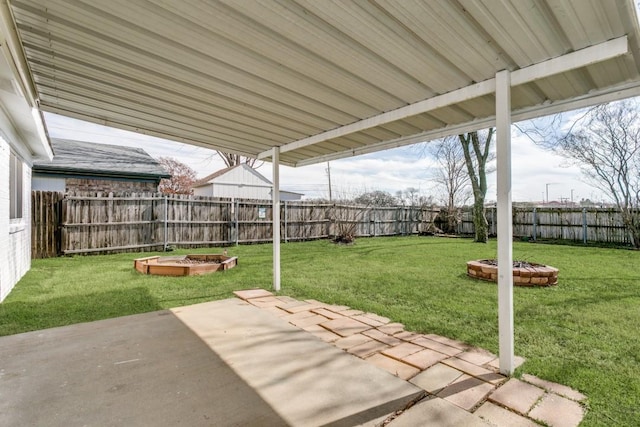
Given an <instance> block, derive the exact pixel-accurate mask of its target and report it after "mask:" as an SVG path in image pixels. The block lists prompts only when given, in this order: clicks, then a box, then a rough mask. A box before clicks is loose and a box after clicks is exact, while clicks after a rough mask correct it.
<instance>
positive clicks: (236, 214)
mask: <svg viewBox="0 0 640 427" xmlns="http://www.w3.org/2000/svg"><path fill="white" fill-rule="evenodd" d="M239 213H240V201H239V200H238V199H236V213H235V214H234V216H233V220H234V222H235V230H236V236H235V237H236V238H235V240H236V246H238V244H239V242H240V241H239V239H240V221H238V215H239Z"/></svg>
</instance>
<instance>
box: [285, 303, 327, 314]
mask: <svg viewBox="0 0 640 427" xmlns="http://www.w3.org/2000/svg"><path fill="white" fill-rule="evenodd" d="M280 308H282V309H284V310H287V311H288V312H289V313H292V314H295V313H299V312H301V311H311V310H314V309H319V308H322V306H321V305H320V304H309V303H308V302H303V303H301V304H295V303H293V302H292V303H290V304H289V305H286V306H280Z"/></svg>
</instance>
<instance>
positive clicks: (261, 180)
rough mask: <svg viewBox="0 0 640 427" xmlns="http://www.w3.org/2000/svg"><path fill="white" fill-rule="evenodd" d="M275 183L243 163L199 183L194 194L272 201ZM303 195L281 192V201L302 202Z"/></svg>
mask: <svg viewBox="0 0 640 427" xmlns="http://www.w3.org/2000/svg"><path fill="white" fill-rule="evenodd" d="M272 189H273V183H272V182H271V181H269V180H268V179H267V178H265V177H264V176H263V175H262V174H261V173H260V172H258V171H257V170H255V169H254V168H252V167H251V166H249V165H247V164H246V163H241V164H239V165H235V166H231V167H228V168H225V169H221V170H219V171H217V172H214V173H212V174H211V175H208V176H206V177H204V178H202V179H201V180H199V181H197V182H196V183H195V184H194V186H193V194H195V195H196V196H209V197H233V198H236V199H257V200H271V198H272ZM302 196H303V195H302V194H301V193H295V192H293V191H283V190H280V200H281V201H286V200H300V199H301V198H302Z"/></svg>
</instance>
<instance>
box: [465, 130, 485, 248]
mask: <svg viewBox="0 0 640 427" xmlns="http://www.w3.org/2000/svg"><path fill="white" fill-rule="evenodd" d="M493 135H494V128H490V129H489V130H488V131H486V132H478V131H475V132H469V133H466V134H461V135H458V140H459V141H460V144H461V145H462V151H463V154H464V159H465V164H466V167H467V172H468V174H469V180H470V181H471V188H472V189H473V225H474V228H475V238H474V241H475V242H480V243H486V242H487V240H488V238H489V224H488V222H487V217H486V216H485V211H484V201H485V197H486V195H487V173H490V172H491V171H490V170H488V169H487V164H488V163H489V162H490V161H491V160H492V159H493V155H492V152H491V141H492V140H493Z"/></svg>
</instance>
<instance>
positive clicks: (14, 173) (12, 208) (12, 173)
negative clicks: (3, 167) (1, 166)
mask: <svg viewBox="0 0 640 427" xmlns="http://www.w3.org/2000/svg"><path fill="white" fill-rule="evenodd" d="M20 218H22V160H20V159H19V158H18V156H16V155H14V154H13V153H11V156H10V158H9V219H20Z"/></svg>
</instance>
